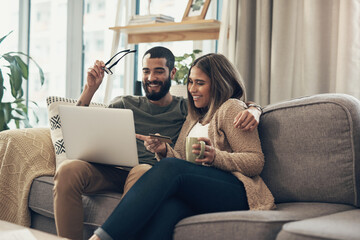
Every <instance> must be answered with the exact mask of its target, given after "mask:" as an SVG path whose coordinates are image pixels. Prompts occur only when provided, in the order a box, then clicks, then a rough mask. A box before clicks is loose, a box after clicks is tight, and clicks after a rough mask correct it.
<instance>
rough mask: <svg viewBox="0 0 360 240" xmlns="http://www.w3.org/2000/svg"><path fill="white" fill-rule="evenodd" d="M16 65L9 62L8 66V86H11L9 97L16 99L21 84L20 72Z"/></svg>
mask: <svg viewBox="0 0 360 240" xmlns="http://www.w3.org/2000/svg"><path fill="white" fill-rule="evenodd" d="M15 64H16V63H14V62H11V64H10V72H11V74H10V75H9V77H10V86H11V95H13V97H14V98H17V95H18V91H19V89H20V88H21V84H22V76H21V72H20V71H19V68H18V67H17V66H16V65H15Z"/></svg>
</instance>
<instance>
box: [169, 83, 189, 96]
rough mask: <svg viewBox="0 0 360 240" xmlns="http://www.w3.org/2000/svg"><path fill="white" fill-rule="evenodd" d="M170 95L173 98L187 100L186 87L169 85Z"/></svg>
mask: <svg viewBox="0 0 360 240" xmlns="http://www.w3.org/2000/svg"><path fill="white" fill-rule="evenodd" d="M170 94H171V95H173V96H179V97H184V98H187V86H186V85H171V87H170Z"/></svg>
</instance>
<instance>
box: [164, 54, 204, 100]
mask: <svg viewBox="0 0 360 240" xmlns="http://www.w3.org/2000/svg"><path fill="white" fill-rule="evenodd" d="M199 53H201V50H199V49H195V50H193V52H192V53H185V54H184V55H182V56H175V67H176V69H177V71H176V73H175V76H174V81H175V83H176V85H174V86H172V87H171V89H170V93H171V94H172V95H175V96H182V97H187V89H186V85H187V78H188V74H189V70H190V66H191V64H192V63H193V62H194V61H195V58H196V54H199Z"/></svg>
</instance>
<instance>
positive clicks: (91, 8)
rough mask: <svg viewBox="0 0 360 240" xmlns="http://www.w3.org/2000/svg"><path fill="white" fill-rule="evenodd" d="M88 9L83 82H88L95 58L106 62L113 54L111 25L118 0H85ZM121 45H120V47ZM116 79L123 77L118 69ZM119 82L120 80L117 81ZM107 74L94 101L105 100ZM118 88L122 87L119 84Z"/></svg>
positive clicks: (85, 23) (86, 12)
mask: <svg viewBox="0 0 360 240" xmlns="http://www.w3.org/2000/svg"><path fill="white" fill-rule="evenodd" d="M84 6H86V11H84V23H83V24H84V25H83V32H84V69H83V84H85V83H86V77H87V69H88V68H89V67H91V66H93V65H94V62H95V60H102V61H104V62H106V61H107V60H108V59H109V58H110V57H111V56H110V53H111V46H112V39H113V31H111V30H109V27H110V26H113V25H114V23H115V15H116V7H117V1H114V0H85V4H84ZM120 47H121V46H119V48H120ZM114 74H116V75H115V76H114V77H115V79H121V77H120V75H119V73H118V71H117V72H114ZM116 82H117V83H119V81H116ZM105 83H106V76H105V77H104V81H103V83H102V84H101V85H100V88H99V89H98V91H97V92H96V93H95V95H94V97H93V99H92V101H94V102H103V100H104V93H105V86H106V84H105ZM116 87H117V88H121V85H120V84H118V86H116Z"/></svg>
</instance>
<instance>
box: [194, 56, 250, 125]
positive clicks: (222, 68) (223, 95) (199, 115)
mask: <svg viewBox="0 0 360 240" xmlns="http://www.w3.org/2000/svg"><path fill="white" fill-rule="evenodd" d="M194 66H196V67H198V68H199V69H201V71H203V72H204V73H205V74H206V75H207V76H208V77H209V78H210V84H211V85H210V102H209V105H208V106H207V107H205V108H196V107H195V104H194V99H193V97H192V96H191V94H190V92H189V89H188V93H187V94H188V100H189V114H190V115H191V117H192V118H194V119H201V120H202V123H205V124H206V123H209V122H210V120H211V118H212V117H213V115H214V114H215V112H216V110H217V109H218V108H219V107H220V106H221V105H222V104H223V103H224V102H226V101H227V100H228V99H229V98H236V99H241V100H243V101H246V96H245V86H244V83H243V81H242V78H241V75H240V73H239V72H238V71H237V70H236V69H235V67H234V66H233V64H232V63H231V62H230V61H229V60H228V59H227V58H226V57H225V56H224V55H222V54H215V53H210V54H207V55H204V56H201V57H199V58H198V59H196V60H195V61H194V62H193V63H192V65H191V67H190V70H189V74H188V78H189V76H190V72H191V69H192V68H193V67H194ZM187 84H188V85H189V79H188V81H187Z"/></svg>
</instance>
